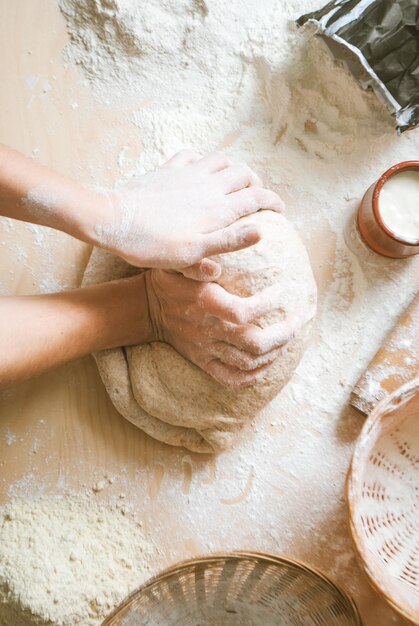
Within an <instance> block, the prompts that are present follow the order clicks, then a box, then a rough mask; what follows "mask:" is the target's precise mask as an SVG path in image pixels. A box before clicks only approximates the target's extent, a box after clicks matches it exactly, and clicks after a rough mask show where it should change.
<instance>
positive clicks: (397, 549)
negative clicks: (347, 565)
mask: <svg viewBox="0 0 419 626" xmlns="http://www.w3.org/2000/svg"><path fill="white" fill-rule="evenodd" d="M347 500H348V506H349V520H350V528H351V532H352V536H353V539H354V542H355V546H356V548H357V551H358V554H359V556H360V559H361V562H362V565H363V567H364V569H365V571H366V573H367V575H368V577H369V578H370V581H371V583H372V585H373V586H374V587H375V589H376V590H377V591H378V592H379V593H380V594H381V595H383V596H384V598H385V599H386V600H387V602H389V603H390V604H391V605H392V607H393V608H394V609H395V610H396V611H398V612H399V613H400V614H401V615H403V617H405V618H407V619H408V620H410V621H411V622H413V623H414V624H418V625H419V378H417V379H415V380H413V381H412V382H410V383H408V384H407V385H404V386H403V387H401V388H400V389H399V390H398V391H396V392H395V393H394V394H392V395H391V396H389V397H388V398H386V399H385V400H383V401H382V402H381V403H380V404H378V405H377V407H376V408H375V409H374V411H373V412H372V413H371V415H370V416H369V418H368V419H367V421H366V422H365V425H364V427H363V429H362V432H361V435H360V437H359V439H358V442H357V445H356V447H355V451H354V455H353V458H352V464H351V468H350V470H349V474H348V481H347Z"/></svg>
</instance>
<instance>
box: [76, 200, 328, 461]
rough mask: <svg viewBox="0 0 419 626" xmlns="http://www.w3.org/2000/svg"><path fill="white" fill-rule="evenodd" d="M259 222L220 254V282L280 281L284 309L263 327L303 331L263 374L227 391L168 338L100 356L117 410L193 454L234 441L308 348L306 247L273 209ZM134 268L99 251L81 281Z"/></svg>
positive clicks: (238, 288) (229, 285)
mask: <svg viewBox="0 0 419 626" xmlns="http://www.w3.org/2000/svg"><path fill="white" fill-rule="evenodd" d="M243 220H245V221H248V222H255V223H257V224H258V226H259V227H260V228H261V231H262V240H261V241H260V242H259V243H258V244H257V245H256V246H253V247H251V248H247V249H245V250H240V251H238V252H233V253H230V254H226V255H221V256H219V257H215V259H216V260H217V261H218V262H219V263H220V264H221V266H222V275H221V278H220V279H219V281H218V282H219V283H220V284H221V286H223V287H224V288H225V289H226V290H228V291H230V292H231V293H234V294H237V295H240V296H250V295H252V294H254V293H257V292H258V291H260V290H261V289H263V288H265V287H269V286H271V285H277V287H278V291H279V293H280V294H281V308H280V309H279V310H277V311H276V312H275V313H273V314H270V316H269V318H266V319H264V318H261V319H259V320H258V321H257V324H258V325H260V326H262V327H264V326H268V325H270V324H272V323H275V322H279V321H283V320H284V319H285V320H290V324H292V325H294V324H295V323H296V325H297V327H298V330H297V332H296V334H295V336H294V337H293V339H291V341H289V342H288V343H287V344H286V345H285V346H284V347H283V348H282V349H281V351H280V354H279V356H278V357H277V359H276V361H274V363H273V365H272V366H271V367H270V368H269V370H267V373H266V375H265V376H264V378H263V379H262V380H260V381H259V382H257V383H256V384H255V385H253V386H252V387H247V388H242V389H238V390H237V389H227V388H225V387H223V386H222V385H220V384H219V383H218V382H216V381H215V380H214V379H213V378H211V377H210V376H209V375H208V374H206V373H205V372H203V371H202V370H201V369H199V368H198V367H196V366H195V365H193V364H192V363H190V362H189V361H188V360H187V359H185V358H184V357H183V356H181V355H180V354H179V353H178V352H177V351H176V350H174V349H173V348H172V347H171V346H169V345H168V344H165V343H162V342H154V343H152V344H148V345H145V346H136V347H133V348H131V347H130V348H125V349H123V348H119V349H113V350H106V351H104V352H102V353H99V354H97V355H96V360H97V363H98V367H99V372H100V374H101V376H102V379H103V382H104V384H105V386H106V389H107V391H108V393H109V395H110V397H111V399H112V401H113V403H114V405H115V407H116V408H117V409H118V411H119V412H120V413H121V414H122V415H124V417H126V418H127V419H128V420H130V421H131V422H133V423H134V424H136V425H137V426H139V427H140V428H142V429H143V430H144V431H145V432H146V433H148V434H149V435H151V436H152V437H155V438H156V439H159V440H160V441H164V442H165V443H169V444H172V445H177V446H185V447H186V448H189V449H190V450H193V451H196V452H217V451H221V450H223V449H226V448H229V447H231V446H232V445H233V444H234V441H235V439H236V438H237V435H238V433H239V431H240V429H241V428H242V426H243V425H244V424H245V423H247V422H249V420H251V419H253V418H254V417H255V416H256V415H257V414H258V412H259V411H260V410H261V409H262V408H263V407H264V406H265V405H266V404H267V403H268V402H269V401H270V400H272V398H274V397H275V396H276V395H277V393H278V392H279V391H280V390H281V389H282V387H283V386H284V385H285V384H286V383H287V382H288V380H289V378H290V377H291V375H292V373H293V372H294V370H295V368H296V367H297V364H298V362H299V360H300V358H301V356H302V354H303V352H304V347H305V343H306V340H307V337H308V331H309V327H310V322H311V320H312V319H313V317H314V315H315V310H316V285H315V281H314V278H313V274H312V271H311V266H310V262H309V260H308V256H307V253H306V251H305V248H304V246H303V244H302V242H301V240H300V238H299V236H298V234H297V232H296V230H295V228H294V227H293V226H292V224H291V223H290V222H289V221H288V220H287V219H286V218H285V217H283V216H282V215H279V214H277V213H274V212H272V211H260V212H259V213H257V214H255V215H252V216H249V217H246V218H243ZM136 271H138V270H136V268H133V267H131V266H129V265H127V264H126V263H125V262H124V261H122V260H121V259H118V258H116V257H113V256H111V255H110V254H108V253H106V252H104V251H103V250H95V251H94V253H93V255H92V258H91V260H90V262H89V264H88V266H87V269H86V274H85V277H84V281H83V284H91V283H97V282H103V281H106V280H112V279H116V278H122V277H124V276H127V275H130V274H132V273H135V272H136Z"/></svg>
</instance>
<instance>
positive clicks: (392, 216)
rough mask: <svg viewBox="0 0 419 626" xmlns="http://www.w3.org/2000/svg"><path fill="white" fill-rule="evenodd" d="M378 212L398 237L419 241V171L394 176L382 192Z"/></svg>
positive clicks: (407, 171) (409, 240)
mask: <svg viewBox="0 0 419 626" xmlns="http://www.w3.org/2000/svg"><path fill="white" fill-rule="evenodd" d="M378 210H379V213H380V215H381V218H382V220H383V222H384V224H385V225H386V226H387V228H388V229H389V230H391V232H392V233H394V235H395V236H396V237H398V238H399V239H403V240H404V241H408V242H416V241H419V170H406V171H404V172H399V173H398V174H393V176H391V177H390V178H389V179H388V180H387V182H386V183H384V185H383V187H382V189H381V191H380V196H379V200H378Z"/></svg>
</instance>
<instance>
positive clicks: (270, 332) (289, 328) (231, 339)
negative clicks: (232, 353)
mask: <svg viewBox="0 0 419 626" xmlns="http://www.w3.org/2000/svg"><path fill="white" fill-rule="evenodd" d="M305 319H306V318H304V317H303V315H301V314H300V313H298V312H297V313H293V314H290V315H289V316H288V317H287V318H286V319H285V320H283V321H281V322H277V323H276V324H272V325H271V326H267V327H266V328H260V327H259V326H256V325H255V324H243V325H240V326H238V325H237V324H231V323H230V322H225V321H222V320H218V322H217V323H213V325H212V326H211V327H209V329H208V334H209V336H211V337H212V338H213V339H217V340H218V341H224V342H226V343H229V344H231V345H233V346H236V348H239V349H240V350H244V351H245V352H250V353H251V354H255V355H262V354H266V353H268V352H270V351H271V350H274V349H275V348H281V347H282V346H284V345H285V344H286V343H288V342H289V341H291V339H293V338H294V337H295V334H296V333H297V331H298V330H299V329H300V328H301V326H302V324H303V323H304V320H305Z"/></svg>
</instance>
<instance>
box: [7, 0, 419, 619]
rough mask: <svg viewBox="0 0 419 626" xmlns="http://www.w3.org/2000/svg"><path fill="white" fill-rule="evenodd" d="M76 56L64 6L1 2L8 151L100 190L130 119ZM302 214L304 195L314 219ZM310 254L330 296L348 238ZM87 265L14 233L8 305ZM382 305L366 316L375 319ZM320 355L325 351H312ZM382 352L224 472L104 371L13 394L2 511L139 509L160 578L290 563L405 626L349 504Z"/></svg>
mask: <svg viewBox="0 0 419 626" xmlns="http://www.w3.org/2000/svg"><path fill="white" fill-rule="evenodd" d="M66 42H67V35H66V31H65V24H64V20H63V18H62V16H61V14H60V12H59V9H58V7H57V6H56V4H55V3H54V2H53V1H52V0H31V1H30V2H29V1H28V0H14V2H9V1H8V0H0V110H1V112H2V114H1V116H0V141H2V142H4V143H6V144H9V145H11V146H13V147H15V148H17V149H19V150H21V151H23V152H25V153H26V154H28V155H32V156H33V157H34V158H36V159H37V160H39V161H40V162H42V163H45V164H47V165H50V166H52V167H55V168H57V169H58V170H60V171H62V172H64V173H67V174H70V175H72V176H77V177H79V178H80V179H82V180H84V181H86V182H93V181H94V182H96V183H99V184H109V183H111V182H112V181H113V180H114V178H115V177H116V175H117V172H116V167H115V163H116V158H117V156H118V154H119V152H120V149H121V148H122V146H123V145H124V140H123V139H121V138H123V137H124V135H125V136H126V135H127V133H132V127H131V126H130V124H129V122H128V121H127V119H126V117H124V116H121V112H120V111H116V110H113V109H112V108H110V107H106V106H100V105H98V103H97V102H96V101H95V100H94V99H93V96H92V95H91V92H90V88H89V85H88V84H86V82H85V81H84V79H83V77H82V76H81V74H80V73H79V72H78V71H77V70H76V69H75V68H72V67H65V65H64V63H63V60H62V50H63V46H64V45H65V44H66ZM121 120H122V121H121ZM115 127H117V129H118V133H114V134H113V132H112V129H113V128H115ZM104 129H107V132H106V133H105V132H104ZM417 139H418V138H417V137H416V143H415V144H414V145H415V146H416V152H417V148H418V146H419V143H418V141H417ZM412 145H413V144H412ZM92 164H94V165H92ZM302 200H304V198H302V197H301V195H300V196H299V202H300V205H301V206H304V203H303V202H301V201H302ZM289 201H290V203H291V205H292V198H290V199H289ZM354 206H355V205H354ZM342 226H343V222H342ZM318 242H321V245H317V243H318ZM307 243H308V245H309V248H310V253H311V257H312V261H313V266H314V269H315V273H316V278H317V280H318V282H319V287H320V295H321V298H324V295H325V294H327V290H328V288H329V286H330V284H331V281H332V278H333V272H334V269H335V266H334V254H335V237H334V235H333V233H331V232H330V231H329V230H328V228H327V224H325V225H323V226H322V227H321V228H317V230H316V232H313V233H310V238H308V237H307ZM89 253H90V250H89V247H88V246H86V245H84V244H81V243H79V242H76V241H74V240H72V239H71V238H70V237H67V236H66V235H63V234H60V233H56V232H52V231H49V230H48V229H41V228H36V227H32V226H28V225H26V224H19V223H14V222H12V221H10V220H2V221H1V222H0V290H1V291H0V294H2V295H6V294H14V293H16V294H33V293H38V292H49V291H50V292H51V291H55V290H59V289H64V288H71V287H74V286H77V285H78V284H79V281H80V278H81V275H82V273H83V269H84V267H85V265H86V263H87V260H88V256H89ZM414 263H415V262H414ZM398 267H400V273H401V274H402V275H403V276H404V277H406V272H408V275H409V276H411V279H409V280H408V281H405V283H406V284H408V285H409V287H408V289H407V290H406V293H398V295H397V297H398V299H399V306H398V309H397V311H394V312H393V313H392V315H390V316H388V315H387V317H386V316H384V319H382V320H381V323H382V329H383V330H382V335H383V336H384V335H385V332H386V330H387V329H389V328H390V327H391V325H392V323H393V322H394V320H395V318H396V316H397V315H398V314H399V313H400V312H401V311H402V310H403V308H404V306H405V305H406V304H407V302H408V301H409V299H410V298H411V296H412V293H414V291H415V290H417V289H418V287H419V280H418V274H419V272H418V271H417V270H418V265H417V263H416V265H415V266H414V268H413V266H412V265H410V267H409V268H407V266H406V268H407V269H406V268H404V267H403V268H402V267H401V265H400V266H398ZM393 268H394V266H393ZM412 268H413V269H412ZM386 272H387V274H386ZM392 272H393V270H392ZM383 273H384V275H387V277H388V281H389V290H390V291H389V294H390V295H391V293H392V292H391V289H392V288H394V284H393V285H392V283H394V272H393V273H391V272H390V271H389V270H388V265H386V264H385V263H384V264H383ZM322 301H323V300H322V299H321V302H322ZM373 301H374V298H373V297H372V298H370V299H369V300H368V302H367V301H366V302H365V303H364V306H366V307H369V312H370V313H371V315H374V304H373ZM378 319H379V318H378V317H377V320H378ZM317 338H318V335H317ZM315 344H316V337H315V338H314V345H313V346H312V349H315V348H316V345H315ZM377 348H378V345H371V344H370V343H368V338H366V339H365V345H364V346H362V345H361V346H360V344H359V343H358V344H356V346H355V348H354V352H353V356H354V362H353V364H349V363H348V364H347V365H346V368H347V376H346V378H345V379H344V380H343V382H342V376H341V373H336V376H337V377H340V378H339V381H340V382H339V384H341V385H343V386H344V387H345V389H346V396H345V399H344V401H343V402H342V403H341V405H340V406H339V407H338V408H337V409H336V410H335V411H334V412H332V413H329V414H323V415H321V416H317V415H315V414H314V415H313V408H312V406H310V404H309V403H307V402H306V401H305V400H304V401H303V402H302V403H300V404H299V403H298V398H297V403H296V405H295V406H298V415H296V416H295V420H291V419H290V418H289V416H284V408H283V407H284V402H288V403H289V402H291V400H290V398H291V392H292V386H291V387H290V389H291V391H286V392H285V394H282V395H281V398H282V399H278V400H277V401H275V402H274V403H272V405H271V406H270V407H269V408H268V409H267V410H266V411H265V412H264V414H263V415H262V416H261V418H260V419H258V421H257V424H256V425H255V426H254V427H252V428H250V429H249V432H248V433H247V434H246V435H245V436H244V439H243V440H242V442H241V443H240V444H239V446H238V448H237V449H236V450H234V451H232V452H231V453H226V454H223V455H220V456H219V457H218V458H214V457H210V456H205V455H204V456H200V455H198V454H191V453H188V452H186V451H185V450H182V449H175V448H171V447H169V446H165V445H162V444H160V443H158V442H156V441H153V440H152V439H150V438H149V437H147V436H145V435H144V434H143V433H142V432H140V431H139V430H137V429H136V428H135V427H134V426H132V425H131V424H129V423H128V422H127V421H125V420H124V419H123V418H122V417H120V416H119V415H118V414H117V412H116V411H115V409H114V408H113V406H112V405H111V403H110V401H109V399H108V397H107V395H106V392H105V390H104V388H103V385H102V384H101V381H100V379H99V376H98V373H97V370H96V367H95V363H94V361H93V359H92V358H91V357H88V358H84V359H81V360H79V361H77V362H74V363H71V364H69V365H67V366H65V367H61V368H59V369H57V370H55V371H53V372H51V373H48V374H45V375H43V376H40V377H38V378H37V379H35V380H32V381H29V382H27V383H24V384H21V385H17V386H15V387H14V388H12V389H9V390H7V391H4V392H3V393H2V394H1V396H0V468H1V470H0V471H1V474H0V502H5V501H8V500H9V499H10V498H12V497H13V496H14V495H26V496H32V495H36V494H41V493H42V494H55V493H71V492H74V491H80V490H87V491H90V492H91V493H92V497H97V498H103V499H106V498H109V497H111V496H116V497H119V496H121V497H125V500H126V502H127V503H128V504H129V505H130V506H132V507H133V508H134V509H135V511H136V512H137V513H138V515H139V516H140V517H141V518H142V519H143V521H144V527H145V529H146V531H147V532H148V533H149V536H150V538H151V539H152V540H153V541H154V542H155V543H156V545H158V547H159V553H158V558H157V559H156V565H155V567H156V568H162V567H164V566H167V565H169V564H171V563H173V562H175V561H176V560H179V559H183V558H187V557H192V556H195V555H198V554H202V553H204V552H208V551H213V550H226V549H235V548H247V549H260V550H266V551H271V552H277V553H282V554H289V555H292V556H294V557H296V558H300V559H302V560H304V561H306V562H307V563H309V564H311V565H313V566H316V567H318V568H319V569H321V570H323V571H324V572H325V573H328V574H329V575H330V576H332V577H333V578H335V579H336V580H337V581H339V582H340V583H342V584H343V585H344V586H345V587H346V588H347V589H348V590H349V592H350V593H351V594H352V595H353V596H354V598H355V600H356V602H357V604H358V606H359V608H360V611H361V613H362V617H363V620H364V623H365V625H366V626H390V625H392V626H401V625H402V624H403V623H404V622H403V620H401V619H400V618H398V617H397V616H395V614H394V613H393V612H392V610H391V609H390V608H389V607H388V606H387V605H386V604H385V603H384V602H383V601H382V600H381V599H380V598H379V596H378V595H377V594H376V593H375V592H374V591H373V590H372V589H371V588H370V586H369V584H368V582H367V580H366V578H365V576H364V575H363V574H362V572H361V570H360V569H359V567H358V566H357V563H356V560H355V556H354V553H353V551H352V548H351V544H350V539H349V536H348V531H347V524H346V508H345V503H344V497H343V487H344V480H345V474H346V469H347V466H348V463H349V460H350V455H351V450H352V447H353V442H354V440H355V438H356V436H357V434H358V432H359V430H360V428H361V426H362V422H363V419H362V417H360V415H359V414H357V413H356V411H354V410H353V409H351V408H349V407H348V406H347V397H348V396H349V391H350V386H351V384H353V382H355V380H356V378H357V375H358V374H359V373H360V371H361V370H362V368H363V367H365V366H366V365H367V363H368V360H369V358H370V357H371V356H372V354H373V353H374V351H375V350H376V349H377ZM343 365H344V364H340V367H341V368H343ZM342 371H344V370H343V369H342ZM298 375H299V374H298V373H297V376H298ZM300 375H301V374H300ZM313 392H314V390H313ZM287 394H288V395H287ZM344 395H345V394H344ZM283 398H285V400H284V399H283ZM302 424H305V426H304V433H302V428H301V425H302ZM330 446H337V448H336V449H338V450H339V455H338V456H336V454H334V456H333V459H332V461H333V462H330V463H329V460H328V454H327V450H331V447H330ZM316 447H318V465H313V464H312V458H313V455H312V454H310V455H307V462H306V463H305V462H304V458H305V454H306V451H307V450H308V449H311V450H313V449H315V448H316ZM336 458H338V459H339V461H338V463H336V462H335V461H334V459H336ZM298 459H300V460H298ZM109 475H112V476H114V477H115V481H114V482H113V484H112V485H109V486H108V487H106V488H105V489H104V490H103V491H100V492H99V493H97V494H95V493H94V492H93V491H92V487H93V486H94V485H95V483H96V482H97V481H100V480H101V479H102V478H103V477H104V476H109Z"/></svg>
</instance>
